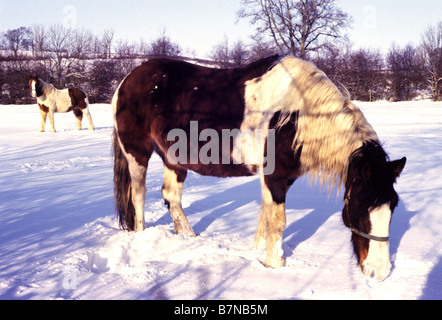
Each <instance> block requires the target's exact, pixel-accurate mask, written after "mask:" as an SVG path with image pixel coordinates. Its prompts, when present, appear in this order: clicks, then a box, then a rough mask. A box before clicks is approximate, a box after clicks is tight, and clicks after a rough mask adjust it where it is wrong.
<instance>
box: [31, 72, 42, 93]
mask: <svg viewBox="0 0 442 320" xmlns="http://www.w3.org/2000/svg"><path fill="white" fill-rule="evenodd" d="M39 83H40V81H39V79H38V76H30V77H29V88H30V89H31V95H32V96H33V97H34V98H36V97H39V96H40V95H41V94H40V95H39V94H38V93H39V92H37V91H39V89H40V88H39Z"/></svg>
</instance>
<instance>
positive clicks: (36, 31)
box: [32, 25, 47, 58]
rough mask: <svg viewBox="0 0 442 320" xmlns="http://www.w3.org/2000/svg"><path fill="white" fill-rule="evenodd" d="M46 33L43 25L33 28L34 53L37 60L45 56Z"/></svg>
mask: <svg viewBox="0 0 442 320" xmlns="http://www.w3.org/2000/svg"><path fill="white" fill-rule="evenodd" d="M46 41H47V40H46V31H45V27H44V26H43V25H34V26H33V27H32V51H33V55H34V57H35V58H41V57H43V56H44V52H45V50H46Z"/></svg>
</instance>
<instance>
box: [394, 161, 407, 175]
mask: <svg viewBox="0 0 442 320" xmlns="http://www.w3.org/2000/svg"><path fill="white" fill-rule="evenodd" d="M406 163H407V158H405V157H403V158H402V159H401V160H396V161H392V162H390V167H391V168H393V172H394V175H395V176H396V178H397V177H399V176H400V174H401V173H402V171H403V170H404V167H405V164H406Z"/></svg>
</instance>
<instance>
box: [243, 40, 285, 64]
mask: <svg viewBox="0 0 442 320" xmlns="http://www.w3.org/2000/svg"><path fill="white" fill-rule="evenodd" d="M251 40H252V43H251V45H250V48H249V61H250V62H253V61H256V60H259V59H262V58H265V57H268V56H271V55H273V54H276V53H278V50H277V48H276V47H275V44H274V43H272V41H268V40H266V39H264V36H263V35H262V34H256V35H252V36H251Z"/></svg>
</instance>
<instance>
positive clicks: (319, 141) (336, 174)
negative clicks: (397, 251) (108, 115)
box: [112, 56, 406, 280]
mask: <svg viewBox="0 0 442 320" xmlns="http://www.w3.org/2000/svg"><path fill="white" fill-rule="evenodd" d="M112 104H113V112H114V120H115V130H114V143H113V144H114V146H113V148H114V191H115V206H116V210H117V212H118V214H119V221H120V226H121V227H122V228H123V229H127V230H129V231H142V230H143V229H144V203H145V194H146V187H145V182H146V172H147V167H148V162H149V159H150V157H151V155H152V153H153V152H156V153H158V154H159V156H160V157H161V158H162V160H163V162H164V184H163V187H162V196H163V198H164V201H165V203H166V205H167V207H168V209H169V211H170V214H171V216H172V219H173V222H174V229H175V232H176V233H177V234H182V235H190V236H194V235H195V233H194V231H193V229H192V227H191V226H190V225H189V222H188V220H187V218H186V216H185V215H184V212H183V209H182V206H181V194H182V189H183V183H184V180H185V179H186V175H187V171H188V170H192V171H194V172H197V173H199V174H201V175H207V176H216V177H234V176H249V175H257V174H259V175H260V180H261V187H262V207H261V213H260V217H259V221H258V228H257V234H256V239H255V245H256V246H259V244H260V243H261V242H263V243H265V248H266V258H265V262H264V264H265V265H266V266H268V267H271V268H277V267H281V266H284V264H285V259H284V257H283V250H282V240H283V232H284V229H285V227H286V215H285V200H286V193H287V191H288V190H289V188H290V186H291V185H292V184H293V183H294V182H295V180H296V179H297V178H298V177H300V176H302V175H304V174H307V173H308V174H310V176H311V178H312V179H315V180H316V179H319V180H320V181H321V182H322V183H323V184H324V185H327V186H329V187H330V188H333V187H338V188H339V187H340V186H341V185H344V186H345V196H344V208H343V210H342V218H343V222H344V224H345V225H346V226H347V227H348V228H349V229H350V230H351V234H352V236H351V240H352V243H353V248H354V252H355V254H356V256H357V259H358V263H359V264H360V267H361V268H362V270H363V272H364V273H365V274H367V275H369V276H370V277H373V278H375V279H378V280H383V279H385V278H386V277H387V276H388V275H389V273H390V269H391V263H390V257H389V242H388V237H389V229H390V220H391V216H392V213H393V210H394V209H395V207H396V206H397V204H398V195H397V193H396V191H395V190H394V187H393V186H394V184H395V182H396V179H397V178H398V177H399V175H400V173H401V172H402V170H403V168H404V166H405V163H406V158H402V159H401V160H397V161H390V160H389V158H388V156H387V154H386V152H385V151H384V149H383V147H382V145H381V143H380V141H379V138H378V136H377V134H376V132H375V131H374V130H373V128H372V126H371V125H370V124H369V123H368V122H367V120H366V118H365V117H364V115H363V113H362V112H361V111H360V110H359V109H358V107H357V106H356V105H354V104H353V103H352V102H351V101H350V100H349V97H348V96H347V95H346V94H343V93H342V92H341V91H340V90H339V89H338V88H337V87H336V86H335V85H334V84H333V83H332V82H331V81H330V80H329V79H328V78H327V76H326V75H325V74H324V73H323V72H322V71H320V70H318V69H317V68H316V67H315V66H314V65H313V64H311V63H309V62H306V61H303V60H300V59H297V58H295V57H293V56H283V57H281V56H272V57H269V58H265V59H263V60H260V61H257V62H255V63H252V64H250V65H248V66H246V67H243V68H239V69H226V70H223V69H212V68H207V67H202V66H197V65H193V64H190V63H186V62H182V61H174V60H168V59H151V60H149V61H147V62H145V63H143V64H142V65H141V66H139V67H137V68H135V69H134V70H133V71H132V72H131V73H130V74H129V75H128V76H127V77H126V78H125V79H124V80H123V82H122V83H121V84H120V86H119V87H118V89H117V90H116V92H115V94H114V97H113V101H112ZM234 130H236V134H231V132H232V131H234ZM257 131H260V135H261V136H263V137H264V142H261V143H259V139H258V140H257V141H258V142H257V143H245V141H246V142H247V139H245V138H246V135H242V133H243V132H249V133H252V134H253V133H254V132H257ZM226 133H227V134H226ZM186 137H187V140H185V139H186ZM189 137H190V139H189ZM196 137H197V138H196ZM220 137H222V140H223V144H222V146H221V145H220V143H219V141H220V139H221V138H220ZM225 137H227V138H225ZM238 137H239V138H238ZM177 138H178V140H177ZM183 139H184V141H183ZM226 141H227V143H224V142H226ZM248 141H249V142H250V141H252V140H248ZM229 142H232V143H229ZM252 142H253V141H252ZM177 146H178V147H177ZM217 146H219V147H218V148H217ZM171 150H172V152H171ZM246 156H248V157H249V159H252V160H249V161H248V162H246V161H244V158H245V157H246ZM269 168H270V169H269ZM232 196H234V195H232Z"/></svg>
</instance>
